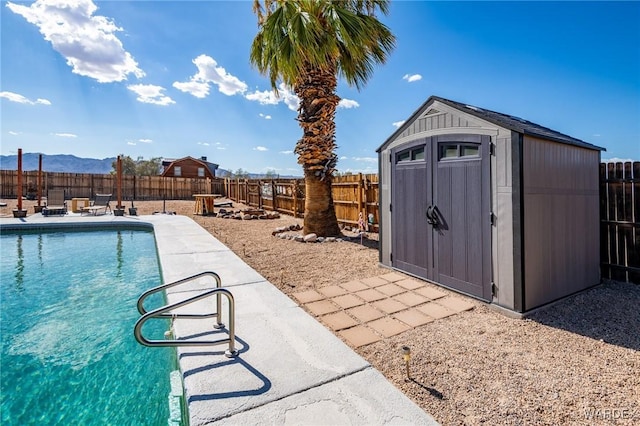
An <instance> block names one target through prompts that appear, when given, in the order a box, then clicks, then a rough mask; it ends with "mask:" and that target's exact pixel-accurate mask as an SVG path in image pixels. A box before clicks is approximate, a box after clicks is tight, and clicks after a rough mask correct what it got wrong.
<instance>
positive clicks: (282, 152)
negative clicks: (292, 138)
mask: <svg viewBox="0 0 640 426" xmlns="http://www.w3.org/2000/svg"><path fill="white" fill-rule="evenodd" d="M280 154H287V155H288V154H293V151H280Z"/></svg>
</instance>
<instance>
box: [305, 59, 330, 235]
mask: <svg viewBox="0 0 640 426" xmlns="http://www.w3.org/2000/svg"><path fill="white" fill-rule="evenodd" d="M336 87H337V78H336V75H335V70H334V69H332V68H331V67H329V68H328V69H318V68H308V69H306V70H305V72H304V73H303V75H301V76H300V78H299V80H298V82H297V84H296V85H295V88H294V89H295V92H296V94H297V95H298V97H299V98H300V107H299V108H298V123H299V124H300V127H301V128H302V131H303V135H302V138H300V140H299V141H298V143H297V144H296V149H295V153H296V154H297V155H298V163H299V164H301V165H302V168H303V170H304V181H305V188H306V194H305V213H304V233H305V234H309V233H314V234H317V235H318V236H323V237H326V236H334V235H338V234H340V228H339V227H338V220H337V219H336V213H335V209H334V206H333V196H332V194H331V180H332V175H333V171H334V169H335V166H336V161H337V156H336V154H335V152H334V151H335V149H336V143H335V138H336V136H335V134H336V130H335V112H336V108H337V106H338V102H339V101H340V98H339V97H338V96H337V95H336V94H335V91H336Z"/></svg>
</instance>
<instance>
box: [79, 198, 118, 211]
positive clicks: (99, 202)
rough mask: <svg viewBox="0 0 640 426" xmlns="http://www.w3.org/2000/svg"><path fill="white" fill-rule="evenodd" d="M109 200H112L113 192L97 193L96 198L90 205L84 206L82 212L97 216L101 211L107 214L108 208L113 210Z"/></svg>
mask: <svg viewBox="0 0 640 426" xmlns="http://www.w3.org/2000/svg"><path fill="white" fill-rule="evenodd" d="M109 201H111V194H96V198H95V199H94V200H93V201H92V202H91V205H90V206H89V207H83V208H82V210H81V211H80V214H84V213H87V214H92V215H94V216H97V215H98V213H99V212H100V211H103V212H104V214H107V209H109V212H111V206H110V205H109Z"/></svg>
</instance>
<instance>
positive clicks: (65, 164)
mask: <svg viewBox="0 0 640 426" xmlns="http://www.w3.org/2000/svg"><path fill="white" fill-rule="evenodd" d="M39 156H40V154H38V153H27V154H22V170H23V171H25V172H26V171H32V170H38V157H39ZM114 161H116V157H112V158H104V159H102V160H98V159H95V158H80V157H76V156H75V155H67V154H57V155H47V154H42V171H45V172H64V173H93V174H108V173H110V172H111V171H112V170H113V167H111V164H113V162H114ZM17 168H18V156H17V155H0V169H2V170H16V169H17Z"/></svg>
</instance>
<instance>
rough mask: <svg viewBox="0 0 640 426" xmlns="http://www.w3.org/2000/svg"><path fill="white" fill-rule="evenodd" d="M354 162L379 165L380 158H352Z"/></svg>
mask: <svg viewBox="0 0 640 426" xmlns="http://www.w3.org/2000/svg"><path fill="white" fill-rule="evenodd" d="M351 159H352V160H353V161H359V162H362V163H377V162H378V158H377V157H353V158H351Z"/></svg>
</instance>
